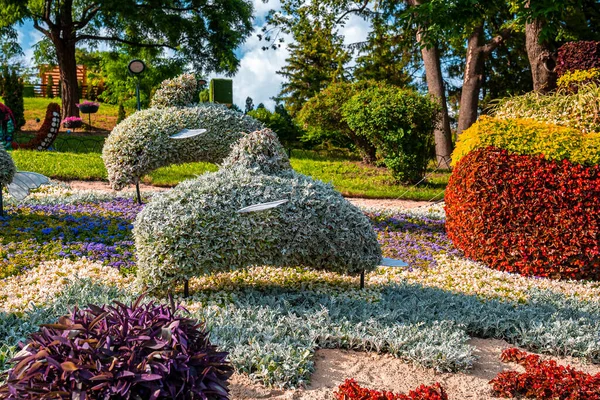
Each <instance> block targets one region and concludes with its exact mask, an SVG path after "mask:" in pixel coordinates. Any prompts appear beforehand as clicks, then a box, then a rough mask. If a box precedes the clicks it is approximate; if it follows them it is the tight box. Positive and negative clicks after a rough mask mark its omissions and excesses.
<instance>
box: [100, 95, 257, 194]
mask: <svg viewBox="0 0 600 400" xmlns="http://www.w3.org/2000/svg"><path fill="white" fill-rule="evenodd" d="M199 128H205V129H206V132H204V134H201V135H196V136H193V137H190V138H189V139H187V140H177V138H171V136H173V135H176V134H178V133H179V132H180V131H181V130H182V129H199ZM262 128H263V125H262V123H260V122H258V121H257V120H255V119H253V118H251V117H248V116H246V115H244V114H242V113H239V112H236V111H233V110H229V109H228V108H227V107H226V106H223V105H217V104H199V105H196V106H193V107H168V108H150V109H148V110H143V111H138V112H136V113H135V114H133V115H131V116H130V117H128V118H127V119H125V120H124V121H122V122H121V123H120V124H118V125H117V126H116V127H115V128H114V129H113V131H112V132H111V134H110V135H109V136H108V138H107V139H106V141H105V143H104V148H103V149H102V159H103V160H104V165H105V166H106V169H107V171H108V179H109V181H110V183H111V185H112V187H113V188H114V189H116V190H120V189H123V188H124V187H125V186H126V185H128V184H135V183H137V182H139V180H140V179H141V178H142V177H143V176H144V175H146V174H148V173H150V172H152V171H154V170H155V169H158V168H160V167H164V166H168V165H172V164H182V163H186V162H194V161H205V162H212V163H218V162H221V161H223V159H224V158H225V157H226V156H227V155H228V154H229V151H230V150H231V145H232V144H234V143H235V142H236V141H237V140H238V139H239V138H241V137H242V136H243V135H244V134H245V133H247V132H253V131H255V130H258V129H262Z"/></svg>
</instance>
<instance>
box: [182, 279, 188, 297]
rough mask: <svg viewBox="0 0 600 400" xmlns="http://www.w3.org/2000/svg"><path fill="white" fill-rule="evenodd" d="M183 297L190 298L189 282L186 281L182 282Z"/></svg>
mask: <svg viewBox="0 0 600 400" xmlns="http://www.w3.org/2000/svg"><path fill="white" fill-rule="evenodd" d="M183 297H190V281H189V280H187V279H186V280H185V282H183Z"/></svg>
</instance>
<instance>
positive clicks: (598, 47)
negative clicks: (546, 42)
mask: <svg viewBox="0 0 600 400" xmlns="http://www.w3.org/2000/svg"><path fill="white" fill-rule="evenodd" d="M591 68H600V42H592V41H587V42H586V41H581V42H569V43H565V44H563V45H562V46H560V48H559V49H558V58H557V60H556V68H555V70H554V71H555V72H556V73H557V74H558V76H562V75H564V74H565V73H566V72H567V71H576V70H588V69H591Z"/></svg>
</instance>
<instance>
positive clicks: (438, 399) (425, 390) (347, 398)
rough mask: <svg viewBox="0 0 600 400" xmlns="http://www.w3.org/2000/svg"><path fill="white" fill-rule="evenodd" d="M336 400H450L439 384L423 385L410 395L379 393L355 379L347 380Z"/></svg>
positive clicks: (336, 393)
mask: <svg viewBox="0 0 600 400" xmlns="http://www.w3.org/2000/svg"><path fill="white" fill-rule="evenodd" d="M334 395H335V398H336V400H448V395H447V394H446V392H445V391H444V389H443V388H442V387H441V386H440V384H439V383H436V384H435V385H432V386H425V385H421V386H419V387H418V388H417V389H415V390H411V391H410V392H408V394H395V393H391V392H386V391H385V390H384V391H383V392H379V391H377V390H370V389H366V388H363V387H361V386H360V385H359V384H358V383H357V382H356V381H355V380H354V379H347V380H346V381H345V382H344V383H343V384H341V385H340V387H339V388H338V390H337V391H336V392H335V393H334Z"/></svg>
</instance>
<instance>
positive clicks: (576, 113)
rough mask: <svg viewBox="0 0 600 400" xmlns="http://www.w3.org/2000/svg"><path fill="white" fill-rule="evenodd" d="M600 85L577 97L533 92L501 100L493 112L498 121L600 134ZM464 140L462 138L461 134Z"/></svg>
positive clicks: (586, 87)
mask: <svg viewBox="0 0 600 400" xmlns="http://www.w3.org/2000/svg"><path fill="white" fill-rule="evenodd" d="M598 99H600V85H598V84H596V83H594V82H591V83H589V84H586V85H583V86H581V87H579V89H578V91H577V93H569V92H567V91H564V90H559V91H556V92H554V93H551V94H549V95H542V94H539V93H536V92H530V93H527V94H524V95H522V96H514V97H507V98H504V99H500V100H499V101H498V102H497V103H496V105H495V106H494V107H493V108H492V109H491V112H492V115H494V116H495V117H498V118H528V119H534V120H536V121H539V122H547V123H550V124H556V125H561V126H567V127H569V128H574V129H579V130H581V131H583V132H599V131H600V101H598ZM461 136H462V134H461Z"/></svg>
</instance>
